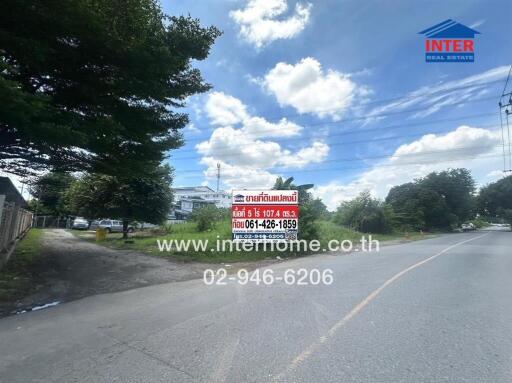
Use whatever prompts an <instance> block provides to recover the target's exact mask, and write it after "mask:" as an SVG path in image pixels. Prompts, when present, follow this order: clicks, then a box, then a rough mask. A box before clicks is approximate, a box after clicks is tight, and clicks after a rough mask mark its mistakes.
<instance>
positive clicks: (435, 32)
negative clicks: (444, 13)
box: [419, 19, 480, 39]
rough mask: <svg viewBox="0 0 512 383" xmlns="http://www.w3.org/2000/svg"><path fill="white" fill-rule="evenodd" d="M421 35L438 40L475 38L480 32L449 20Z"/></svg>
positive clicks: (422, 32)
mask: <svg viewBox="0 0 512 383" xmlns="http://www.w3.org/2000/svg"><path fill="white" fill-rule="evenodd" d="M419 34H422V35H426V37H428V38H429V39H436V38H443V39H444V38H446V39H451V38H459V39H465V38H470V39H472V38H474V37H475V35H476V34H480V32H478V31H475V30H474V29H472V28H469V27H466V26H465V25H463V24H461V23H458V22H456V21H453V20H452V19H448V20H445V21H443V22H442V23H439V24H436V25H434V26H433V27H430V28H427V29H425V30H423V31H421V32H419Z"/></svg>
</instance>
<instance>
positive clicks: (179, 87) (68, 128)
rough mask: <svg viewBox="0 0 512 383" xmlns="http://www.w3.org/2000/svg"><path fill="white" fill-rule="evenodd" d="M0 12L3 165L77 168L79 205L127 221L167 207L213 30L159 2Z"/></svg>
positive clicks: (47, 4)
mask: <svg viewBox="0 0 512 383" xmlns="http://www.w3.org/2000/svg"><path fill="white" fill-rule="evenodd" d="M3 9H4V11H3V12H0V25H1V31H2V33H0V46H1V47H2V48H1V49H0V136H1V137H2V139H1V140H0V170H3V171H6V172H8V173H12V174H17V175H21V176H25V177H27V176H31V175H32V176H33V175H34V174H40V173H41V172H47V171H52V172H56V173H59V174H68V173H69V172H79V174H81V176H80V178H81V180H82V181H83V182H80V183H76V182H75V183H74V186H73V188H74V189H73V193H75V195H77V196H78V195H79V196H81V203H83V204H84V205H83V206H86V204H88V203H89V204H91V205H94V208H97V209H99V210H101V209H108V210H109V211H112V212H113V213H112V214H114V212H115V214H114V215H115V216H119V217H123V221H124V224H125V227H126V225H127V221H128V220H129V219H132V218H135V217H137V216H138V213H137V211H139V210H142V208H143V207H145V206H153V204H152V201H150V199H157V198H161V201H162V202H163V204H164V208H165V200H166V199H167V198H168V194H169V193H170V191H169V190H168V189H165V190H164V189H163V188H161V185H162V184H163V183H164V182H165V183H169V182H170V181H171V178H172V172H171V169H170V168H169V167H166V166H162V165H161V164H162V163H163V162H164V160H165V159H166V158H167V156H168V153H169V151H170V150H172V149H176V148H179V147H180V146H182V145H183V137H182V133H181V129H182V128H184V127H185V126H186V124H187V123H188V116H187V115H186V114H184V113H180V112H178V110H179V108H182V107H183V106H184V105H185V101H186V99H187V98H188V97H189V96H192V95H194V94H197V93H201V92H205V91H207V90H209V89H210V88H211V85H210V84H208V83H206V82H205V81H204V79H203V78H202V76H201V73H200V71H199V70H198V69H197V68H194V67H193V65H192V63H193V62H194V61H196V60H198V61H200V60H204V59H206V57H207V56H208V53H209V51H210V48H211V46H212V44H213V43H214V41H215V39H216V38H217V37H218V36H219V35H220V31H219V30H218V29H217V28H215V27H213V26H210V27H206V28H205V27H202V26H201V25H200V23H199V20H197V19H193V18H191V17H190V16H187V17H184V16H179V17H174V16H168V15H166V14H164V13H163V12H162V10H161V8H160V6H159V4H158V2H157V1H156V0H135V1H111V0H66V1H31V0H6V1H4V3H3ZM59 177H60V176H59ZM59 177H57V178H59ZM66 177H68V176H65V175H63V176H62V177H60V180H55V179H51V177H50V178H48V179H47V181H48V182H49V184H48V185H47V186H48V187H49V188H51V187H53V186H51V185H50V184H51V183H52V182H54V181H56V182H67V181H66ZM68 181H69V180H68ZM38 187H42V186H38ZM91 191H92V192H91ZM39 194H40V193H37V192H36V194H34V195H35V196H38V195H39ZM90 195H98V196H100V199H99V200H96V201H94V202H93V201H90V200H89V199H88V196H90ZM77 198H78V197H77ZM106 201H109V202H108V203H107V202H106ZM46 202H49V201H46ZM137 205H138V207H137V208H134V206H137ZM62 208H64V207H63V206H61V207H59V209H62ZM92 208H93V206H91V209H88V210H92ZM155 216H159V214H158V213H156V214H155Z"/></svg>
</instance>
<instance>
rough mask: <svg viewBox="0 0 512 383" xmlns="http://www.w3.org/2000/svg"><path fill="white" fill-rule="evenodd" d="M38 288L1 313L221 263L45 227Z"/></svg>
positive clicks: (174, 277)
mask: <svg viewBox="0 0 512 383" xmlns="http://www.w3.org/2000/svg"><path fill="white" fill-rule="evenodd" d="M42 242H43V243H42V249H41V255H42V257H43V259H42V262H39V263H40V265H41V266H39V268H38V269H37V279H38V281H39V283H38V285H37V286H36V292H35V293H33V294H31V295H29V296H26V297H24V298H22V299H21V300H18V301H17V302H8V303H4V304H1V305H0V316H4V315H9V314H13V313H16V312H18V313H19V312H22V311H23V310H30V309H31V308H33V307H37V306H41V305H47V304H52V303H53V304H55V302H61V303H62V302H66V301H70V300H74V299H79V298H83V297H86V296H89V295H94V294H101V293H110V292H115V291H121V290H128V289H133V288H137V287H142V286H148V285H153V284H159V283H166V282H176V281H183V280H188V279H196V278H202V275H203V270H204V269H205V268H209V267H212V266H213V267H219V266H220V265H208V264H202V263H184V262H178V261H171V260H167V259H163V258H156V257H150V256H147V255H144V254H140V253H136V252H133V251H122V250H113V249H109V248H106V247H103V246H99V245H96V244H94V243H90V242H87V241H84V240H81V239H79V238H77V237H75V236H74V235H73V234H71V233H69V232H67V231H65V230H63V229H51V230H45V231H44V233H43V238H42Z"/></svg>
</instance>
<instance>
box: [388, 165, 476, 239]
mask: <svg viewBox="0 0 512 383" xmlns="http://www.w3.org/2000/svg"><path fill="white" fill-rule="evenodd" d="M386 202H387V203H389V204H390V205H391V206H392V207H393V210H394V211H395V213H396V222H397V224H398V225H400V228H401V229H405V230H408V229H409V228H410V229H412V230H418V229H448V228H451V227H454V226H457V225H460V224H461V223H463V222H465V221H467V220H469V219H471V218H473V217H474V216H475V213H476V201H475V181H474V179H473V177H472V176H471V173H470V172H469V170H467V169H450V170H445V171H442V172H433V173H430V174H428V175H427V176H425V177H424V178H420V179H417V180H415V181H414V182H409V183H406V184H402V185H398V186H395V187H393V188H392V189H391V190H390V191H389V193H388V196H387V197H386Z"/></svg>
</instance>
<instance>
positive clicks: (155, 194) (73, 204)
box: [68, 166, 172, 238]
mask: <svg viewBox="0 0 512 383" xmlns="http://www.w3.org/2000/svg"><path fill="white" fill-rule="evenodd" d="M170 184H171V171H170V168H169V167H168V166H160V167H158V168H156V169H155V170H153V171H151V172H148V173H147V174H146V175H144V176H137V177H127V176H108V175H95V174H87V175H85V176H84V177H83V178H82V179H80V180H78V181H76V182H75V183H74V184H73V185H72V186H71V188H70V190H69V194H68V199H69V201H70V208H71V209H72V210H73V211H74V212H75V213H76V214H77V215H81V216H84V217H87V218H98V217H110V218H114V219H117V218H119V219H121V220H122V221H123V237H124V238H127V236H128V231H127V230H128V224H129V223H130V222H133V221H142V222H149V223H153V224H161V223H162V222H164V221H165V220H166V218H167V215H168V213H169V211H170V209H171V204H172V192H171V188H170Z"/></svg>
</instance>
